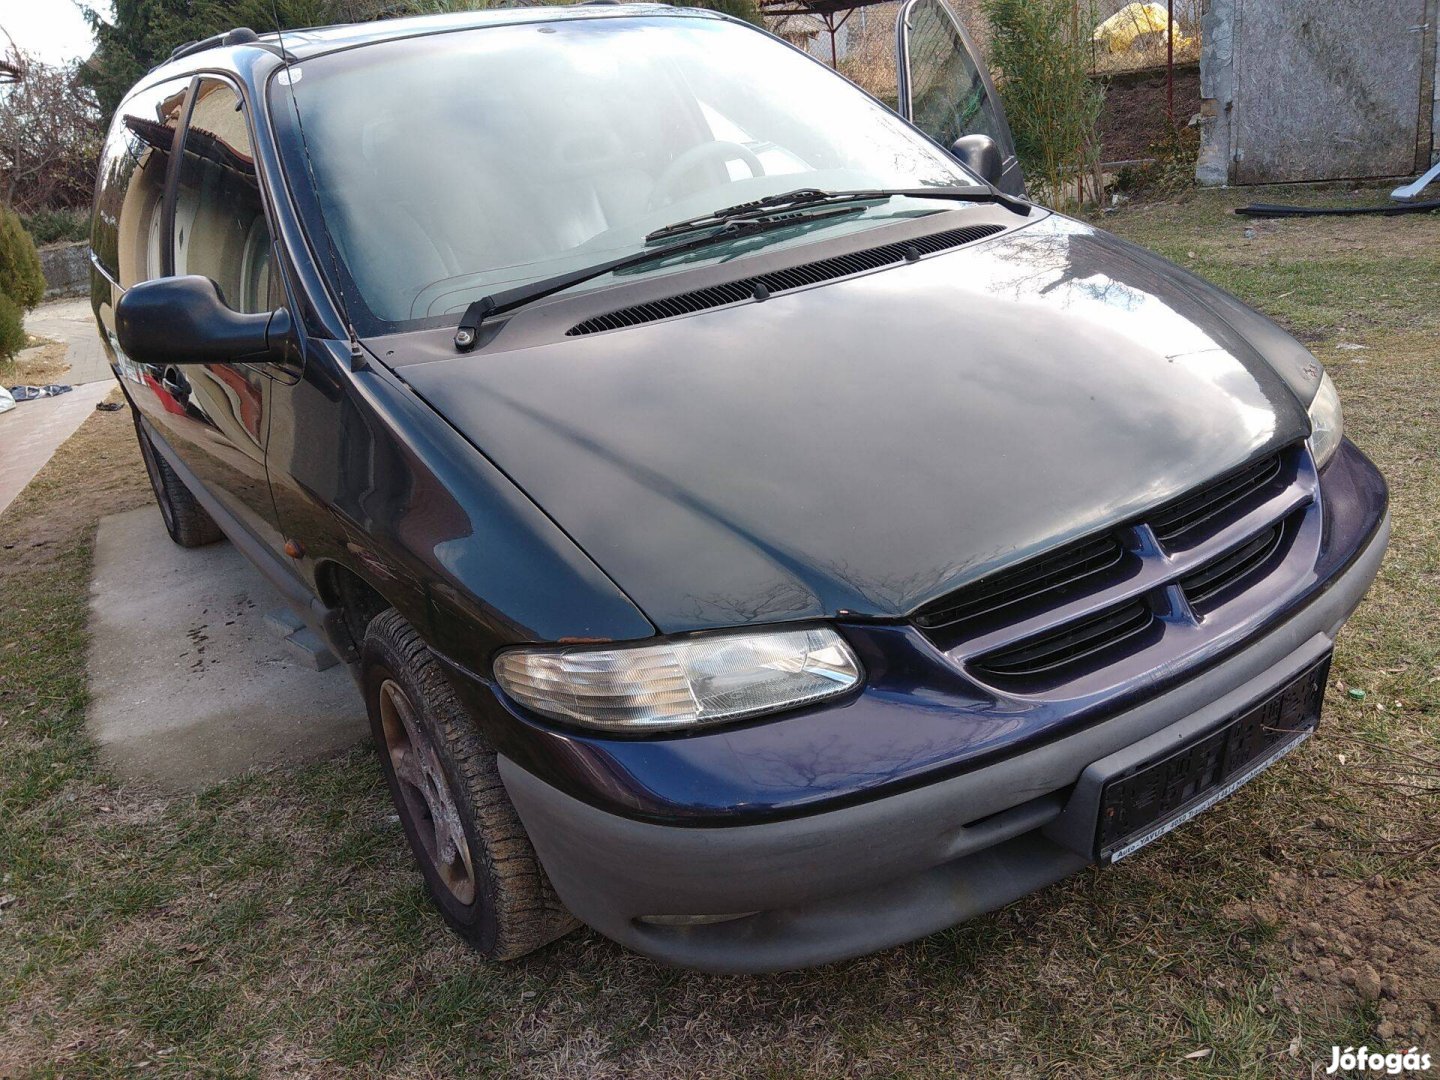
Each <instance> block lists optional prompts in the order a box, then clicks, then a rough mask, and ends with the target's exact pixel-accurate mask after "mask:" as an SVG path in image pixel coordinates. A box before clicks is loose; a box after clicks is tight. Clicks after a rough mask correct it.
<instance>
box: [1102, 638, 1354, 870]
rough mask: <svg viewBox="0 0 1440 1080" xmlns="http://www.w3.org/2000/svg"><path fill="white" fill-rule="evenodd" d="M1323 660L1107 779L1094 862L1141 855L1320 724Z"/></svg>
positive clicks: (1324, 673) (1325, 665)
mask: <svg viewBox="0 0 1440 1080" xmlns="http://www.w3.org/2000/svg"><path fill="white" fill-rule="evenodd" d="M1329 671H1330V657H1329V656H1328V655H1327V656H1325V657H1324V658H1323V659H1322V660H1320V661H1319V662H1318V663H1316V664H1314V665H1312V666H1311V667H1310V668H1308V669H1307V670H1306V671H1305V672H1303V673H1302V674H1301V675H1299V676H1297V677H1296V678H1294V679H1292V680H1291V681H1290V682H1289V683H1287V684H1286V685H1285V686H1283V687H1282V688H1281V689H1279V690H1278V691H1276V692H1274V693H1272V694H1270V695H1269V696H1268V697H1266V698H1265V699H1263V700H1262V701H1259V702H1256V703H1255V704H1253V705H1251V706H1249V707H1248V708H1246V709H1244V710H1242V711H1241V712H1239V713H1238V714H1236V715H1233V716H1231V717H1230V718H1229V719H1227V720H1224V721H1222V722H1221V723H1220V724H1218V725H1217V726H1215V727H1213V728H1211V729H1210V730H1209V731H1206V732H1203V733H1201V734H1200V735H1198V736H1196V737H1195V738H1192V739H1190V740H1189V741H1188V742H1186V743H1185V745H1183V746H1181V747H1179V748H1178V749H1175V750H1173V751H1170V752H1168V753H1166V754H1165V755H1164V756H1161V757H1157V758H1152V759H1150V760H1148V761H1144V762H1140V763H1139V764H1137V765H1136V766H1134V767H1133V768H1131V769H1129V770H1127V771H1126V772H1124V773H1122V774H1120V775H1117V776H1112V777H1110V778H1108V779H1107V780H1106V781H1105V783H1104V785H1103V787H1102V788H1101V791H1100V805H1099V821H1098V822H1097V824H1096V828H1095V848H1094V857H1095V858H1096V860H1098V861H1099V862H1102V863H1113V862H1117V861H1119V860H1120V859H1123V858H1125V857H1126V856H1128V855H1132V854H1134V853H1135V852H1136V851H1139V850H1140V849H1141V848H1142V847H1144V846H1145V845H1146V844H1149V843H1151V842H1152V841H1154V840H1158V839H1159V838H1160V837H1161V836H1164V835H1165V834H1166V833H1168V832H1170V831H1171V830H1173V829H1175V828H1178V827H1179V826H1180V825H1183V824H1184V823H1185V822H1187V821H1189V820H1190V819H1191V818H1194V817H1195V816H1197V815H1198V814H1200V813H1201V812H1203V811H1204V810H1207V809H1209V808H1210V807H1211V806H1213V805H1215V803H1217V802H1219V801H1220V800H1221V799H1223V798H1225V797H1226V796H1228V795H1230V794H1231V793H1232V792H1234V791H1236V790H1238V789H1239V788H1240V787H1242V786H1244V785H1245V784H1246V783H1248V782H1249V781H1250V780H1251V779H1253V778H1254V777H1255V776H1257V775H1258V774H1259V773H1261V772H1263V771H1264V770H1265V769H1266V768H1268V767H1269V766H1271V765H1273V764H1274V763H1275V762H1277V761H1279V760H1280V759H1281V758H1282V757H1284V756H1285V755H1286V754H1288V753H1290V752H1291V751H1292V750H1294V749H1295V748H1296V747H1297V746H1299V745H1300V744H1301V743H1302V742H1304V741H1305V739H1306V738H1308V737H1309V736H1310V734H1311V733H1312V732H1314V730H1315V728H1316V726H1317V725H1318V724H1319V722H1320V702H1321V700H1322V699H1323V697H1324V695H1325V680H1326V678H1327V676H1328V675H1329Z"/></svg>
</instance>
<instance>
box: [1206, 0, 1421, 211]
mask: <svg viewBox="0 0 1440 1080" xmlns="http://www.w3.org/2000/svg"><path fill="white" fill-rule="evenodd" d="M1437 9H1440V0H1392V2H1391V3H1388V4H1376V3H1373V2H1372V0H1333V2H1332V3H1327V4H1318V3H1315V2H1314V0H1208V3H1207V5H1206V12H1205V15H1204V19H1203V44H1202V49H1201V57H1200V78H1201V96H1202V107H1201V112H1202V120H1201V124H1202V143H1201V150H1200V158H1199V162H1198V166H1197V169H1196V176H1197V179H1199V181H1200V182H1201V183H1203V184H1268V183H1288V182H1296V181H1318V180H1348V179H1360V178H1364V177H1389V176H1410V175H1413V174H1415V173H1417V172H1419V171H1422V170H1423V169H1425V168H1428V167H1429V165H1430V163H1431V162H1432V161H1433V160H1434V159H1435V157H1436V156H1437V154H1440V107H1437V96H1440V81H1437V79H1436V65H1437V61H1440V52H1437V48H1440V47H1437V34H1436V24H1437V14H1440V10H1437Z"/></svg>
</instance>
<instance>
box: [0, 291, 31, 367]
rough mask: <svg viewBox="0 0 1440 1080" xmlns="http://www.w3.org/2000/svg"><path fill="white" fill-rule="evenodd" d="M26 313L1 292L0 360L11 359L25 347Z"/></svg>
mask: <svg viewBox="0 0 1440 1080" xmlns="http://www.w3.org/2000/svg"><path fill="white" fill-rule="evenodd" d="M26 340H27V338H26V337H25V313H24V312H23V311H21V310H20V305H19V304H17V303H15V301H14V300H11V299H10V298H9V297H8V296H6V295H5V294H4V293H0V360H9V359H11V358H12V357H13V356H14V355H15V354H16V353H18V352H19V351H20V350H21V349H23V348H24V347H25V342H26Z"/></svg>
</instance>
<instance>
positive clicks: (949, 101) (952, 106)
mask: <svg viewBox="0 0 1440 1080" xmlns="http://www.w3.org/2000/svg"><path fill="white" fill-rule="evenodd" d="M906 28H907V30H908V32H909V40H908V46H909V49H908V51H909V60H910V108H911V113H912V115H911V121H912V122H913V123H914V124H915V126H916V127H918V128H919V129H920V130H921V131H923V132H925V133H926V134H927V135H929V136H930V137H931V138H932V139H934V140H935V141H936V142H938V143H939V144H940V145H941V146H949V145H950V144H951V143H953V142H954V141H955V140H956V139H958V138H960V136H962V135H989V136H990V137H991V138H992V139H994V140H995V141H996V142H998V143H1000V144H1001V145H1002V146H1003V145H1004V143H1005V141H1007V140H1008V139H1009V132H1008V131H1007V130H1005V129H1004V128H1002V126H1001V123H1000V121H999V118H998V117H997V116H996V114H995V104H994V102H992V101H991V100H990V95H989V94H988V93H987V92H986V86H985V78H984V76H982V75H981V74H980V70H979V69H978V68H977V67H976V66H975V61H974V60H973V59H972V58H971V56H970V51H969V49H967V48H966V47H965V43H964V41H963V40H962V39H961V37H960V32H959V31H958V30H957V29H956V27H955V23H954V21H953V20H952V19H951V18H950V16H949V14H948V13H947V12H946V11H945V10H944V9H943V8H942V7H941V6H940V5H939V4H938V3H921V4H917V5H915V6H914V8H913V9H912V11H911V14H910V19H909V21H908V23H907V27H906Z"/></svg>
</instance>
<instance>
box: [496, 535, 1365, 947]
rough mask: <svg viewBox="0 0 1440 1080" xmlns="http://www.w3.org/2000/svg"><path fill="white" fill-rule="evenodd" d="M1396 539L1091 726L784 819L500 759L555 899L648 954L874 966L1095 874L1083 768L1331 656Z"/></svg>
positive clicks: (1208, 721) (1172, 736) (1212, 721)
mask: <svg viewBox="0 0 1440 1080" xmlns="http://www.w3.org/2000/svg"><path fill="white" fill-rule="evenodd" d="M1389 533H1390V521H1389V517H1388V515H1387V516H1386V517H1385V518H1384V519H1383V521H1382V522H1381V524H1380V525H1379V527H1378V528H1377V529H1376V530H1375V531H1374V532H1373V533H1372V534H1371V536H1370V537H1369V539H1368V541H1367V542H1366V543H1365V545H1364V546H1363V547H1362V548H1361V549H1360V550H1359V551H1358V553H1357V554H1356V555H1355V557H1354V558H1352V559H1350V560H1348V562H1347V564H1346V566H1345V568H1344V569H1343V570H1342V571H1340V572H1339V573H1338V574H1337V575H1336V576H1335V577H1334V578H1333V579H1331V580H1330V581H1329V582H1328V583H1327V585H1326V587H1325V588H1324V590H1323V591H1322V592H1320V593H1319V595H1317V596H1316V597H1314V599H1313V600H1311V602H1309V603H1308V604H1306V605H1305V606H1304V607H1302V608H1300V609H1299V610H1298V611H1297V612H1295V613H1294V614H1293V615H1292V616H1291V617H1290V618H1289V619H1287V620H1285V621H1284V622H1282V623H1280V624H1279V625H1277V626H1275V627H1273V628H1271V629H1270V630H1269V631H1268V632H1266V633H1265V634H1263V635H1260V636H1257V637H1256V638H1255V639H1254V640H1253V641H1252V642H1250V643H1248V644H1247V645H1246V646H1245V647H1244V648H1243V649H1241V650H1239V651H1237V652H1235V653H1234V654H1232V655H1231V656H1229V657H1228V658H1227V659H1226V660H1225V661H1224V662H1223V663H1220V664H1218V665H1215V666H1213V667H1211V668H1208V669H1207V670H1205V671H1203V672H1202V673H1200V674H1199V675H1196V676H1195V677H1194V678H1191V679H1189V680H1187V681H1185V682H1183V683H1181V684H1180V685H1178V686H1176V687H1174V688H1173V689H1170V690H1168V691H1167V692H1164V693H1161V694H1158V695H1156V696H1155V697H1153V698H1151V699H1149V700H1147V701H1145V702H1144V703H1143V704H1139V705H1136V706H1134V707H1131V708H1129V709H1126V710H1124V711H1122V712H1119V713H1116V714H1115V715H1113V716H1111V717H1109V718H1107V719H1105V720H1104V721H1102V722H1099V723H1096V724H1093V725H1091V726H1089V727H1086V728H1084V729H1083V730H1079V731H1075V732H1073V733H1071V734H1067V735H1064V736H1062V737H1058V738H1055V739H1053V740H1051V741H1049V742H1046V743H1044V744H1043V745H1040V746H1037V747H1034V748H1033V749H1030V750H1026V751H1024V752H1021V753H1017V754H1015V755H1013V756H1010V757H1007V758H1004V759H1002V760H999V761H996V762H993V763H992V764H989V765H985V766H983V767H980V768H976V769H974V770H972V771H969V772H966V773H964V774H962V775H959V776H954V777H952V778H950V779H947V780H942V781H939V782H936V783H933V784H930V785H927V786H924V787H919V788H914V789H911V790H908V791H902V792H900V793H898V794H894V795H889V796H887V797H883V798H877V799H874V800H871V801H868V802H862V803H860V804H858V805H852V806H846V807H843V808H841V809H836V810H830V811H825V812H819V813H813V814H809V815H807V816H801V817H794V818H790V819H786V820H779V821H763V822H758V823H755V824H747V825H743V826H739V827H725V826H718V827H696V826H691V827H682V826H675V825H663V824H655V823H652V822H647V821H640V820H635V819H633V818H628V817H623V816H620V815H618V814H614V813H611V812H609V811H608V810H604V809H600V808H598V807H596V806H593V805H590V804H588V803H586V802H582V801H581V800H579V799H576V798H574V797H572V796H570V795H567V794H565V793H564V792H562V791H560V790H559V789H558V788H556V787H554V786H552V785H551V784H549V783H547V782H546V781H544V780H542V779H540V778H538V777H536V776H535V775H533V774H532V773H531V772H529V771H527V770H526V769H525V768H523V767H521V766H520V765H519V764H517V763H516V762H515V761H514V760H512V759H511V758H510V757H507V756H506V755H505V754H504V753H503V752H502V753H501V756H500V772H501V776H502V777H503V778H504V781H505V786H506V789H507V790H508V791H509V793H510V797H511V799H512V800H513V801H514V804H515V807H516V809H517V811H518V812H519V814H520V818H521V820H522V821H523V823H524V825H525V828H526V830H527V831H528V832H529V835H530V838H531V841H532V842H533V843H534V845H535V849H536V851H537V853H538V854H539V856H540V860H541V862H542V863H543V864H544V867H545V869H546V871H547V873H548V874H549V876H550V879H551V881H552V882H553V883H554V885H555V888H556V891H557V892H558V893H559V895H560V898H561V899H562V900H563V901H564V902H565V903H566V905H567V906H568V907H569V908H570V910H571V911H572V912H573V913H574V914H575V915H576V916H577V917H578V918H580V919H582V920H583V921H585V922H586V923H588V924H590V925H591V926H593V927H594V928H595V929H597V930H599V931H600V932H601V933H603V934H605V935H606V936H607V937H610V938H613V939H614V940H615V941H618V942H620V943H621V944H623V945H625V946H627V947H628V948H631V949H633V950H635V951H636V952H639V953H643V954H645V955H647V956H651V957H653V958H655V959H657V960H661V961H665V962H669V963H673V964H678V965H682V966H686V967H693V968H698V969H700V970H705V971H714V972H761V971H775V970H784V969H790V968H797V967H806V966H810V965H815V964H822V963H828V962H830V961H835V960H841V959H845V958H847V957H852V956H858V955H862V954H864V953H868V952H872V951H874V950H876V949H881V948H886V947H888V946H892V945H897V944H900V943H902V942H906V941H910V940H913V939H914V938H917V937H921V936H923V935H925V934H929V933H933V932H934V931H937V930H940V929H943V928H945V927H947V926H951V925H954V924H955V923H957V922H962V921H964V920H965V919H968V918H971V917H973V916H975V915H978V914H980V913H982V912H985V911H990V910H993V909H995V908H998V907H1001V906H1003V905H1005V904H1008V903H1010V902H1011V901H1013V900H1016V899H1018V898H1020V897H1021V896H1024V895H1025V894H1027V893H1030V892H1033V891H1034V890H1036V889H1038V888H1041V887H1043V886H1045V885H1047V884H1050V883H1052V882H1055V881H1058V880H1060V879H1061V878H1064V877H1066V876H1068V875H1070V874H1072V873H1074V872H1075V871H1077V870H1079V869H1081V868H1082V867H1084V866H1085V865H1086V864H1087V863H1088V862H1090V858H1089V856H1088V854H1087V853H1082V852H1081V851H1079V850H1075V848H1073V847H1070V846H1066V844H1065V843H1062V842H1058V841H1057V840H1056V839H1052V838H1051V836H1052V835H1054V836H1058V837H1060V838H1061V839H1062V840H1063V839H1065V838H1066V836H1067V830H1065V829H1064V828H1061V827H1057V826H1056V823H1057V822H1063V821H1065V820H1068V819H1067V818H1065V817H1064V815H1065V814H1066V810H1067V804H1069V803H1070V801H1071V799H1072V797H1073V796H1074V793H1075V788H1076V783H1077V780H1078V779H1079V778H1080V775H1081V773H1082V772H1083V771H1084V770H1085V769H1086V768H1087V767H1088V766H1089V765H1090V764H1091V763H1092V762H1096V761H1098V760H1099V759H1101V758H1110V759H1111V760H1112V761H1115V760H1122V759H1123V757H1124V753H1125V751H1126V750H1127V748H1133V747H1135V744H1136V743H1139V742H1141V740H1144V741H1145V747H1144V748H1143V749H1135V751H1134V752H1135V754H1137V755H1140V754H1146V755H1149V754H1153V753H1154V748H1155V746H1156V745H1157V744H1163V743H1165V742H1168V741H1173V742H1174V743H1175V744H1177V745H1178V744H1179V743H1181V742H1183V741H1185V740H1187V739H1189V738H1191V737H1192V736H1194V735H1195V734H1197V733H1198V732H1200V731H1202V730H1204V729H1206V728H1209V727H1212V726H1214V725H1216V724H1218V723H1220V722H1221V721H1223V720H1224V719H1226V718H1227V717H1229V716H1231V715H1233V714H1235V713H1236V712H1238V711H1240V710H1241V709H1243V708H1244V707H1246V706H1247V705H1249V704H1251V703H1253V702H1255V701H1257V700H1259V699H1261V698H1263V697H1266V696H1267V695H1268V694H1270V693H1272V692H1274V691H1275V690H1277V689H1278V688H1279V687H1281V686H1283V685H1285V684H1286V683H1288V682H1289V681H1290V680H1292V679H1294V678H1295V677H1296V676H1297V675H1299V674H1300V673H1301V672H1303V671H1304V670H1305V669H1306V668H1308V667H1309V666H1311V665H1313V664H1315V663H1316V662H1317V661H1319V660H1320V659H1321V658H1323V657H1324V655H1325V654H1326V653H1327V652H1328V651H1329V650H1330V649H1331V648H1332V647H1333V645H1334V641H1335V636H1336V634H1337V633H1338V632H1339V629H1340V627H1341V626H1342V625H1343V624H1344V622H1345V620H1346V618H1347V617H1348V616H1349V615H1350V613H1351V612H1352V611H1353V610H1354V609H1355V607H1356V605H1358V604H1359V602H1360V600H1361V599H1362V598H1363V597H1364V595H1365V592H1366V590H1367V589H1368V588H1369V587H1370V583H1371V582H1372V581H1373V580H1374V578H1375V575H1376V574H1377V573H1378V571H1379V568H1380V561H1381V558H1382V556H1383V555H1384V551H1385V547H1386V543H1387V542H1388V539H1389ZM1117 755H1118V758H1117ZM1073 816H1074V814H1073V808H1072V813H1071V815H1070V818H1073ZM1076 846H1077V847H1078V846H1079V845H1076ZM742 912H753V913H754V914H750V915H748V916H747V917H745V918H740V919H736V920H733V921H729V922H722V923H713V924H708V925H700V926H690V927H681V926H658V925H651V924H647V923H643V922H639V921H637V920H638V919H639V918H640V917H641V916H646V915H701V914H730V913H742Z"/></svg>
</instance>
